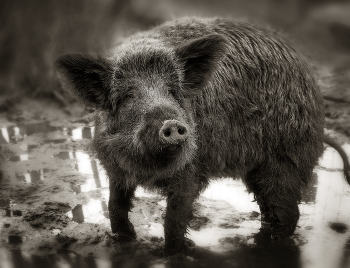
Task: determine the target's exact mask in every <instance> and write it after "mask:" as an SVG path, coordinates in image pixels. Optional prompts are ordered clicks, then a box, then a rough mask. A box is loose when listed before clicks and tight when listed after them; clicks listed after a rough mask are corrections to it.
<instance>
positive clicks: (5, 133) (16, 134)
mask: <svg viewBox="0 0 350 268" xmlns="http://www.w3.org/2000/svg"><path fill="white" fill-rule="evenodd" d="M55 130H62V128H61V129H60V128H58V127H53V126H51V125H50V122H48V121H44V122H37V123H30V124H18V125H17V126H10V127H6V128H1V129H0V144H5V143H14V144H16V143H18V142H21V141H23V140H24V138H25V137H26V136H30V135H32V134H34V133H39V132H51V131H55Z"/></svg>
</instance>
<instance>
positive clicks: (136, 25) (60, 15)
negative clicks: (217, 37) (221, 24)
mask: <svg viewBox="0 0 350 268" xmlns="http://www.w3.org/2000/svg"><path fill="white" fill-rule="evenodd" d="M188 15H198V16H229V17H237V18H247V19H249V20H251V21H252V22H254V23H258V24H265V25H270V26H271V27H273V28H275V29H277V30H280V31H282V32H284V33H285V34H286V35H287V36H289V38H290V39H291V40H292V41H293V42H294V43H295V44H296V45H297V46H298V47H299V49H300V50H301V51H302V53H303V54H305V55H306V56H307V57H308V58H309V60H310V64H311V65H312V66H314V69H315V72H316V74H317V76H318V79H319V82H320V85H321V90H322V92H323V93H324V95H325V98H326V99H327V100H329V101H330V105H331V104H332V103H334V102H335V103H340V104H341V105H346V107H347V108H349V104H350V90H349V85H350V67H349V66H350V2H349V1H348V0H333V1H332V0H215V1H210V0H75V1H71V0H60V1H56V0H31V1H26V0H16V1H12V0H2V1H0V25H1V26H0V27H1V31H0V63H1V64H0V112H1V111H5V110H7V109H11V108H12V106H14V105H15V103H18V102H19V101H20V100H21V99H23V98H24V97H25V99H26V100H28V99H39V98H45V99H47V98H48V99H51V100H53V101H54V102H55V103H57V104H58V105H61V107H68V106H69V105H70V104H72V103H75V100H74V99H73V98H72V97H71V96H70V95H69V94H67V93H65V92H64V91H63V90H62V89H61V87H60V84H59V82H58V79H57V76H56V73H55V71H54V69H53V63H54V61H55V59H56V58H57V57H58V56H60V55H62V54H65V53H92V54H101V55H104V54H105V53H106V52H107V51H108V49H110V48H111V47H113V46H115V45H117V44H118V43H120V42H121V41H122V40H123V38H124V37H125V36H128V35H130V34H132V33H134V32H136V31H140V30H145V29H148V28H150V27H152V26H155V25H157V24H159V23H161V22H164V21H167V20H172V19H175V18H178V17H182V16H188ZM14 100H15V101H14ZM331 106H332V105H331ZM337 109H338V107H337ZM66 110H67V111H68V110H69V109H66ZM327 113H328V114H327V116H328V117H329V118H331V117H332V116H333V117H334V118H333V119H337V116H338V117H339V111H338V110H336V111H333V110H332V109H331V110H329V111H328V112H327ZM349 126H350V124H349ZM342 132H344V130H342ZM345 132H349V133H347V134H348V135H349V136H350V131H349V130H345Z"/></svg>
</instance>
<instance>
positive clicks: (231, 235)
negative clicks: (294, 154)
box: [0, 122, 350, 268]
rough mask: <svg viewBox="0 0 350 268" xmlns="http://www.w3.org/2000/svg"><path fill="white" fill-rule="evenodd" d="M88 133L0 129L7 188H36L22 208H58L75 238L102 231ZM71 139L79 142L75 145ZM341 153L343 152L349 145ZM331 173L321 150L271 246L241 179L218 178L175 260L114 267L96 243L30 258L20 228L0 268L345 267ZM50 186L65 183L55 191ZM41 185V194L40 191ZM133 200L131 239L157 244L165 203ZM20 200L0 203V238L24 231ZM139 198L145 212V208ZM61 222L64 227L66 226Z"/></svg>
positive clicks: (341, 194) (100, 192)
mask: <svg viewBox="0 0 350 268" xmlns="http://www.w3.org/2000/svg"><path fill="white" fill-rule="evenodd" d="M57 132H58V133H59V135H53V136H52V135H51V136H50V135H44V136H39V137H38V138H37V139H34V141H33V139H32V138H33V137H32V136H33V135H34V136H35V134H38V133H39V134H42V133H46V134H51V133H57ZM92 135H93V128H91V127H88V126H81V127H69V126H67V127H52V126H50V124H49V122H41V123H33V124H22V125H18V126H12V127H6V128H5V127H4V128H1V131H0V143H1V144H3V145H11V146H17V147H18V148H17V147H16V148H17V149H18V150H17V149H16V150H14V151H15V152H16V153H14V154H12V155H10V156H9V157H8V159H7V162H6V164H8V165H10V166H9V167H8V169H9V170H10V169H15V171H16V172H15V176H14V177H15V179H16V181H17V183H23V185H24V186H23V187H29V186H31V185H36V186H39V187H43V190H40V191H41V192H40V191H37V192H34V193H35V194H32V196H34V197H33V198H37V199H34V200H36V201H35V202H37V203H35V202H34V201H31V203H30V204H32V205H30V206H35V204H38V205H39V204H42V203H43V202H41V203H40V199H41V198H45V200H46V201H50V200H53V201H55V202H57V200H58V201H60V202H68V204H69V206H70V207H71V209H70V210H69V211H68V212H66V215H67V216H68V218H69V219H70V220H71V221H72V222H74V224H77V225H78V226H81V228H82V229H81V230H82V232H85V231H83V228H86V226H87V225H88V224H90V225H89V226H94V228H100V227H99V226H101V228H102V227H104V226H109V220H108V219H109V215H108V209H107V204H108V198H109V185H108V180H107V177H106V174H105V172H104V170H103V169H102V167H101V165H100V164H99V161H98V160H97V159H95V158H94V157H93V155H92V154H91V153H90V152H89V151H88V150H87V148H86V145H87V144H88V140H89V139H91V137H92ZM79 141H82V143H81V144H79V143H77V142H79ZM9 148H10V147H9ZM11 148H12V149H13V147H11ZM343 148H344V149H345V150H346V151H347V153H348V154H349V155H350V145H349V144H346V145H344V146H343ZM341 169H342V160H341V159H340V157H339V155H338V154H337V152H336V151H334V150H333V149H332V148H330V147H327V149H326V150H325V153H324V155H323V157H322V158H321V159H320V161H319V166H318V167H317V168H316V169H315V174H314V177H313V181H312V183H310V185H309V186H308V187H307V188H305V189H303V190H302V200H301V203H300V205H299V208H300V212H301V216H300V220H299V223H298V227H297V230H296V232H295V235H294V236H293V237H292V238H290V239H286V240H283V241H271V239H270V229H269V226H268V225H265V224H263V225H262V224H261V222H260V211H259V207H258V205H257V204H256V202H253V200H254V198H253V195H252V194H249V193H248V192H247V190H246V187H245V186H244V184H243V183H242V181H241V180H232V179H230V178H224V179H220V180H214V181H213V182H212V183H211V184H210V186H209V187H208V188H207V189H206V191H205V192H204V193H203V194H202V195H201V198H200V199H199V203H200V207H199V209H198V211H197V212H196V213H197V214H198V217H197V221H198V222H199V223H198V222H197V227H196V228H192V229H190V230H189V232H188V235H187V237H188V238H189V239H191V240H192V241H194V243H195V244H196V246H197V248H199V249H200V250H199V251H198V252H197V253H196V254H192V255H191V254H190V255H189V256H187V258H185V260H175V259H164V258H162V257H157V256H155V257H152V260H151V261H149V260H148V259H147V261H146V260H144V259H143V257H135V258H133V259H130V257H128V258H124V259H123V258H122V259H120V258H119V259H118V260H116V259H115V258H114V257H111V258H108V257H106V255H103V254H100V253H99V252H100V251H98V250H97V246H96V252H93V250H92V253H96V254H86V253H84V252H85V251H84V243H81V244H80V247H79V248H77V251H78V252H76V251H73V250H70V249H66V248H63V249H60V250H57V251H54V252H53V253H52V252H51V253H49V254H46V253H45V252H43V253H41V254H38V253H34V252H35V250H36V249H35V248H34V249H33V248H31V247H30V246H26V245H27V244H29V245H30V244H31V243H32V245H35V243H36V241H39V240H40V237H37V236H35V235H31V234H30V232H29V231H28V233H26V232H25V231H21V232H19V233H18V234H16V232H12V233H11V234H8V236H7V237H2V238H1V248H0V267H120V266H125V267H177V266H179V265H181V266H184V267H192V266H195V267H197V266H198V267H213V266H216V267H307V268H312V267H339V268H343V267H344V268H345V267H350V231H349V226H350V207H349V204H350V186H349V185H347V184H346V182H345V180H344V178H343V174H342V170H341ZM74 176H75V177H74ZM76 176H80V177H81V178H82V179H76ZM80 177H79V178H80ZM70 178H75V179H74V180H73V179H72V180H71V179H70ZM60 180H62V181H64V182H65V183H66V184H65V185H63V184H62V185H63V186H62V185H60V184H59V183H60ZM26 185H28V186H26ZM45 187H47V188H45ZM55 187H56V188H55ZM60 187H61V188H60ZM49 188H50V189H51V190H50V191H51V192H50V191H49V192H48V191H46V190H45V189H49ZM39 189H41V188H39ZM52 189H56V190H55V191H53V190H52ZM63 190H64V191H63ZM60 191H62V193H61V192H60ZM41 193H42V194H43V195H42V196H41ZM28 195H29V194H28ZM29 197H31V195H29ZM0 198H1V197H0ZM55 198H56V199H55ZM136 198H137V200H138V201H137V200H136V201H137V202H139V203H138V204H137V206H135V209H134V210H133V211H132V212H131V221H133V222H134V221H135V220H136V221H138V220H139V222H136V223H135V222H134V225H135V229H136V231H137V233H138V235H139V236H142V238H147V237H150V238H152V239H153V238H158V239H162V238H164V231H163V226H162V220H161V218H162V215H161V212H162V211H164V208H165V206H166V201H165V199H164V198H163V197H161V196H159V195H158V194H157V193H153V192H149V191H145V190H144V189H143V188H141V187H138V188H137V191H136ZM21 200H22V199H21ZM21 200H20V199H19V200H12V199H10V198H1V199H0V213H1V218H2V219H1V222H0V224H1V225H2V226H0V231H2V232H3V233H6V229H8V228H12V226H13V225H14V224H17V225H18V226H19V227H18V228H19V229H21V228H22V229H25V228H28V227H26V226H25V225H21V224H22V223H21V220H22V218H23V215H24V214H26V212H27V211H28V209H30V208H31V207H30V206H28V205H26V204H27V203H28V202H27V201H25V202H24V201H21ZM23 200H27V199H26V198H24V199H23ZM136 201H135V202H136ZM144 201H147V202H150V204H151V205H152V206H151V207H149V206H147V205H145V204H144ZM68 224H69V225H68V226H73V223H68ZM84 224H85V225H84ZM91 224H92V225H91ZM198 224H199V225H198ZM17 225H16V226H17ZM198 226H199V227H198ZM67 228H68V229H69V228H73V227H67ZM89 228H90V227H89ZM84 230H85V229H84ZM50 232H51V234H52V236H59V235H60V234H61V233H63V232H65V229H64V228H61V227H57V228H53V229H50ZM91 232H94V231H93V230H92V231H91ZM89 235H90V234H87V236H89ZM78 240H79V238H78ZM160 241H162V240H160ZM77 243H79V241H78V242H77ZM101 243H103V242H101ZM101 243H100V242H99V243H98V245H100V244H101ZM10 245H12V246H16V247H10ZM106 247H107V248H108V247H109V248H110V246H108V245H107V244H106V245H102V246H101V247H100V248H99V250H101V248H102V249H103V248H105V250H106V249H107V248H106ZM89 250H90V249H89ZM201 250H203V252H202V251H201ZM79 251H81V252H83V253H79ZM90 251H91V250H90ZM129 251H131V252H133V249H132V248H131V249H130V250H129Z"/></svg>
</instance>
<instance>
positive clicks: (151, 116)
mask: <svg viewBox="0 0 350 268" xmlns="http://www.w3.org/2000/svg"><path fill="white" fill-rule="evenodd" d="M56 67H57V69H58V71H59V74H60V77H61V81H62V83H63V85H64V87H65V88H67V89H68V90H70V91H71V92H72V93H74V94H75V95H76V96H78V97H79V98H80V99H81V100H82V101H83V102H85V103H87V104H88V105H94V106H95V107H97V109H98V111H97V113H96V122H95V124H96V128H95V135H94V138H93V146H94V148H95V150H96V152H97V155H98V158H99V159H100V160H101V163H102V164H103V166H104V167H105V169H106V171H107V174H108V176H109V178H110V200H109V211H110V218H111V226H112V231H113V232H115V233H118V234H119V236H120V237H121V238H123V237H124V238H134V237H135V231H134V228H133V225H132V224H131V223H130V221H129V219H128V211H130V209H131V208H132V203H131V199H132V198H133V196H134V191H135V188H136V186H137V185H143V186H144V187H149V188H155V189H158V190H160V191H161V192H162V193H164V194H165V195H166V196H167V201H168V206H167V211H166V217H165V224H164V227H165V250H166V251H167V253H176V252H179V251H181V250H182V248H183V245H184V234H185V232H186V228H187V227H188V222H189V219H190V216H191V212H192V203H193V201H194V200H195V199H196V198H197V197H198V195H199V193H200V191H202V190H203V189H204V188H205V187H206V186H207V185H208V183H209V180H210V178H212V177H221V176H230V177H238V176H241V177H242V178H243V180H244V182H245V183H246V185H247V186H248V189H249V190H250V191H252V192H253V193H254V194H255V197H256V199H257V202H258V204H259V205H260V208H261V210H262V213H263V214H264V216H265V219H267V220H269V221H270V222H271V228H272V237H273V238H282V237H286V236H289V235H291V234H293V232H294V229H295V226H296V223H297V221H298V218H299V209H298V204H297V203H298V200H299V199H300V187H301V185H303V184H304V183H307V182H308V181H309V180H310V179H311V177H312V170H313V168H314V166H315V165H316V163H317V160H318V158H319V156H320V155H321V154H322V152H323V139H324V136H323V126H324V114H323V99H322V96H321V94H320V91H319V89H318V87H317V85H316V83H315V80H314V78H313V76H312V74H311V71H310V69H309V67H308V65H307V64H306V63H305V61H304V60H303V59H302V58H301V57H300V56H299V54H298V53H297V52H296V51H295V50H294V49H293V48H292V47H291V46H290V45H289V44H287V43H286V42H285V41H283V39H282V38H281V37H280V36H279V35H278V34H276V33H274V32H272V31H270V30H266V29H262V28H259V27H255V26H252V25H250V24H247V23H243V22H232V21H227V20H222V19H181V20H177V21H175V22H170V23H167V24H164V25H162V26H159V27H157V28H155V29H153V30H150V31H148V32H144V33H140V34H137V35H134V36H132V37H130V38H129V39H127V40H126V41H125V43H124V44H123V45H121V46H119V47H117V48H116V49H115V52H114V54H113V55H112V56H111V57H110V58H107V59H104V58H94V57H92V56H83V55H65V56H62V57H61V58H59V59H58V60H57V62H56Z"/></svg>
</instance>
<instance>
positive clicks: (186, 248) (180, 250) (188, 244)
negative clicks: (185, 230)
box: [164, 238, 196, 256]
mask: <svg viewBox="0 0 350 268" xmlns="http://www.w3.org/2000/svg"><path fill="white" fill-rule="evenodd" d="M195 247H196V244H195V243H194V242H193V241H192V240H190V239H188V238H185V239H184V242H183V245H182V247H181V246H178V245H176V244H173V245H167V246H166V247H165V248H164V255H165V256H171V255H175V254H180V255H181V254H189V253H192V252H193V251H194V249H195Z"/></svg>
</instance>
